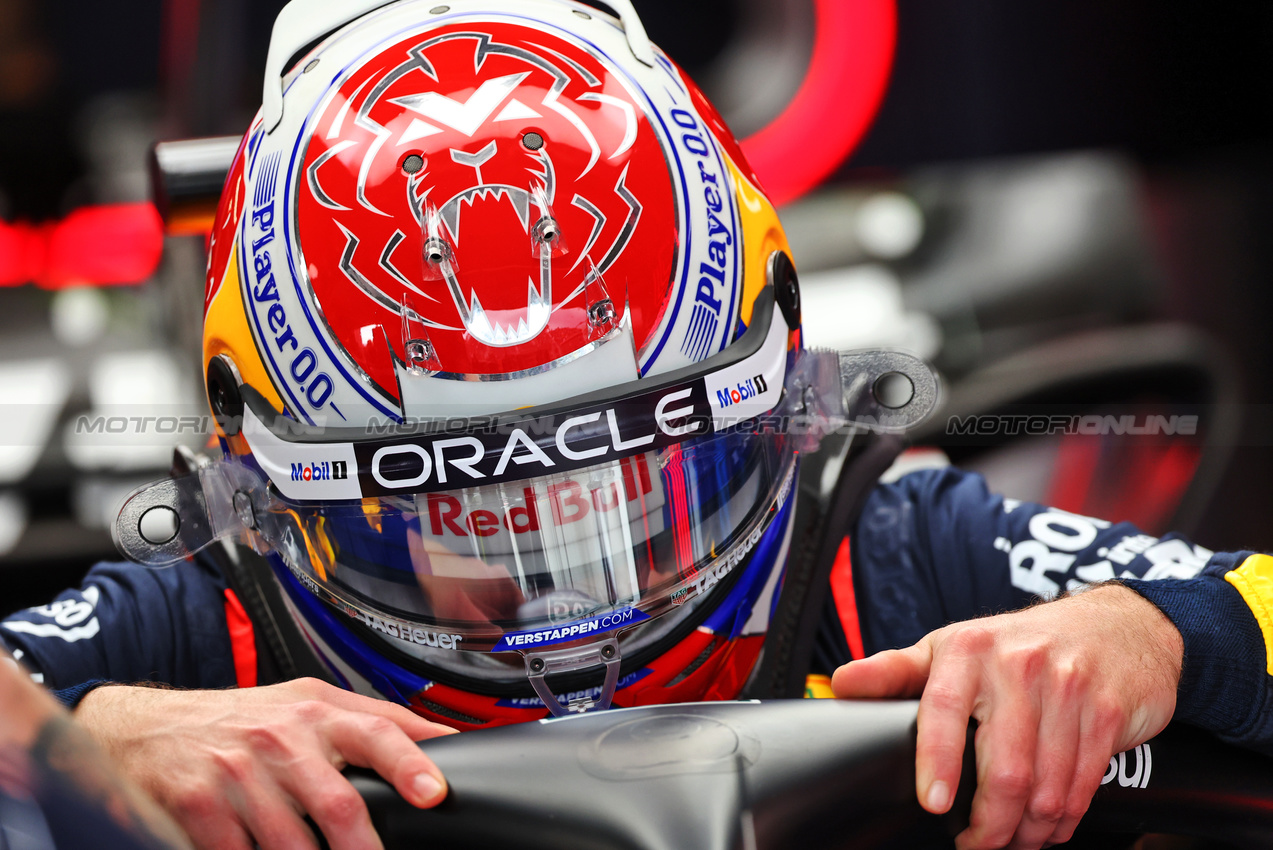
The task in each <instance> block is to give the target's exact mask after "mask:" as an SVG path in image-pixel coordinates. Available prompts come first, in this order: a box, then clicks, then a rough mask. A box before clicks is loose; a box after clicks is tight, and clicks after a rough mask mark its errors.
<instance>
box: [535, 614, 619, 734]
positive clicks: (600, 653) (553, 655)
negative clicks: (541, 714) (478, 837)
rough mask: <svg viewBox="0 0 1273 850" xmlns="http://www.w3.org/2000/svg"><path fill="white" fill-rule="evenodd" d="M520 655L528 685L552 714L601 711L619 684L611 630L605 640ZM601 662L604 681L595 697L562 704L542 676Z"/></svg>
mask: <svg viewBox="0 0 1273 850" xmlns="http://www.w3.org/2000/svg"><path fill="white" fill-rule="evenodd" d="M522 655H523V657H524V658H525V659H526V676H527V678H529V679H530V685H531V687H532V688H534V689H535V693H537V694H538V695H539V698H540V699H541V700H543V702H544V706H545V707H547V709H548V710H549V711H551V712H552V714H553V716H554V717H565V716H566V715H569V714H583V713H584V712H587V711H600V710H602V709H606V708H609V707H610V701H611V700H612V699H614V691H615V687H616V686H617V685H618V684H619V641H618V638H617V637H616V636H615V635H613V634H611V635H609V636H607V637H606V638H605V639H604V640H600V641H597V642H596V643H589V644H586V645H584V646H575V647H567V648H566V649H550V650H545V651H543V652H524V653H522ZM600 664H604V665H605V668H606V671H605V681H604V682H603V683H602V685H601V693H600V694H598V695H597V696H596V697H588V696H581V697H576V698H575V699H572V700H570V702H568V703H566V704H562V702H561V700H559V699H557V696H556V694H554V693H553V692H552V688H550V687H548V682H547V680H546V679H545V677H546V676H547V675H548V674H549V673H569V672H574V671H576V670H582V669H585V668H588V667H596V666H597V665H600Z"/></svg>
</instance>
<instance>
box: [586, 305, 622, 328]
mask: <svg viewBox="0 0 1273 850" xmlns="http://www.w3.org/2000/svg"><path fill="white" fill-rule="evenodd" d="M614 316H615V312H614V302H613V301H611V300H610V299H609V298H603V299H602V300H600V301H598V302H597V303H596V304H593V305H592V306H591V307H589V308H588V324H590V325H592V326H593V327H594V328H599V327H601V326H603V325H608V324H610V323H611V322H613V321H614Z"/></svg>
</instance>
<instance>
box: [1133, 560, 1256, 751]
mask: <svg viewBox="0 0 1273 850" xmlns="http://www.w3.org/2000/svg"><path fill="white" fill-rule="evenodd" d="M1253 554H1254V553H1252V552H1224V553H1219V554H1217V555H1215V557H1213V558H1212V559H1211V561H1210V562H1209V563H1208V564H1207V567H1206V569H1205V570H1204V571H1203V573H1202V574H1201V575H1200V576H1198V577H1197V578H1194V579H1190V580H1187V581H1163V582H1145V581H1128V582H1126V584H1127V586H1128V587H1131V588H1132V589H1133V590H1135V591H1136V592H1138V593H1139V594H1141V595H1142V596H1144V597H1145V598H1146V599H1148V600H1149V601H1150V602H1153V603H1154V604H1155V605H1157V606H1158V608H1159V609H1160V610H1162V612H1163V613H1164V614H1166V615H1167V617H1168V618H1170V619H1171V621H1172V622H1173V623H1175V625H1176V628H1177V629H1179V630H1180V634H1181V636H1182V637H1183V638H1184V642H1185V660H1184V667H1183V669H1182V670H1181V675H1180V688H1179V690H1178V692H1177V698H1176V715H1175V716H1176V718H1177V719H1179V720H1183V721H1185V722H1187V723H1193V724H1194V725H1197V726H1201V727H1202V728H1204V729H1207V730H1209V731H1212V732H1215V733H1216V734H1217V735H1219V736H1220V737H1221V738H1223V739H1224V740H1226V741H1229V742H1231V743H1234V744H1239V745H1241V746H1245V747H1250V748H1252V749H1256V750H1260V751H1261V752H1264V753H1266V754H1269V755H1273V692H1271V688H1273V676H1271V675H1270V669H1273V668H1270V665H1269V663H1268V658H1269V650H1268V648H1267V646H1266V638H1265V634H1264V632H1263V631H1262V630H1261V628H1260V623H1259V622H1258V621H1257V619H1256V616H1255V614H1254V613H1253V611H1252V607H1251V606H1252V604H1255V605H1260V602H1259V601H1258V600H1247V599H1244V597H1243V594H1241V593H1239V591H1238V589H1237V588H1236V587H1234V586H1233V585H1232V584H1230V583H1229V582H1228V581H1226V580H1225V578H1224V577H1225V575H1226V574H1227V573H1229V572H1231V571H1233V570H1238V569H1240V568H1241V566H1242V565H1243V563H1244V562H1246V561H1247V560H1248V559H1249V558H1251V556H1252V555H1253Z"/></svg>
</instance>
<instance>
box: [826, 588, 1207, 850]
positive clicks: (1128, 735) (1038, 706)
mask: <svg viewBox="0 0 1273 850" xmlns="http://www.w3.org/2000/svg"><path fill="white" fill-rule="evenodd" d="M1182 655H1183V641H1182V640H1181V636H1180V633H1179V632H1178V631H1177V630H1176V629H1175V627H1174V626H1173V625H1172V624H1171V622H1170V621H1169V620H1168V619H1167V618H1166V617H1165V616H1164V615H1163V614H1162V613H1161V612H1160V611H1159V610H1158V609H1157V608H1156V607H1155V606H1154V605H1152V604H1150V603H1149V602H1147V601H1146V600H1145V599H1144V598H1142V597H1141V596H1139V595H1138V594H1137V593H1135V592H1133V591H1132V590H1130V589H1128V588H1126V587H1122V586H1119V585H1107V586H1102V587H1098V588H1094V589H1091V590H1089V591H1086V592H1083V593H1079V594H1076V595H1073V596H1068V597H1065V598H1063V599H1060V600H1057V601H1055V602H1049V603H1046V604H1041V605H1035V606H1033V607H1030V608H1027V609H1025V610H1022V611H1018V612H1015V613H1010V614H1003V615H999V616H994V617H987V618H983V619H978V620H971V621H966V622H962V623H955V624H953V625H950V626H947V627H945V628H942V629H939V630H937V631H934V632H932V633H930V634H929V635H927V636H925V637H924V638H922V639H921V640H920V641H919V642H918V643H916V644H915V645H914V646H911V647H907V648H905V649H900V650H886V651H884V652H881V653H879V654H877V655H874V656H872V657H870V658H867V659H864V660H861V661H855V662H853V663H851V664H848V665H845V666H844V667H841V668H840V669H839V670H838V671H836V674H835V677H834V678H833V680H832V688H833V689H834V691H835V693H836V695H837V696H840V697H856V698H869V697H884V696H891V697H920V709H919V719H918V727H919V728H918V739H917V748H916V794H917V796H918V798H919V800H920V803H921V805H923V806H924V807H925V808H926V809H928V810H929V811H932V812H938V813H940V812H945V811H947V810H948V809H949V808H950V805H951V803H952V802H953V794H954V791H953V789H955V788H956V787H958V784H959V775H960V769H961V761H962V757H963V749H964V745H965V740H966V739H965V735H966V730H967V728H968V723H969V721H970V720H976V721H977V722H978V728H977V732H976V735H975V739H974V740H975V744H974V746H975V751H976V764H977V791H976V794H975V796H974V799H973V807H972V814H971V820H970V824H969V827H968V829H967V830H966V831H964V832H963V833H961V834H960V836H959V837H958V839H957V842H956V844H957V846H958V847H959V848H961V850H969V848H982V847H986V848H989V847H1004V846H1010V847H1014V848H1015V847H1022V848H1037V847H1040V846H1044V844H1045V843H1048V844H1050V843H1057V842H1061V841H1065V840H1068V839H1069V837H1070V836H1071V834H1072V833H1073V831H1074V828H1075V827H1076V826H1077V825H1078V822H1079V819H1080V818H1081V817H1082V816H1083V814H1084V812H1086V811H1087V807H1088V805H1089V803H1090V802H1091V799H1092V795H1093V794H1094V793H1095V792H1096V789H1097V788H1098V787H1099V786H1100V783H1101V778H1102V776H1103V775H1104V773H1105V771H1106V768H1107V767H1108V764H1109V759H1110V756H1111V755H1113V754H1115V753H1118V752H1122V751H1124V750H1127V749H1130V748H1131V747H1134V746H1136V745H1137V744H1139V743H1142V742H1143V741H1146V740H1148V739H1149V738H1152V737H1153V736H1154V735H1156V734H1158V732H1160V731H1161V730H1162V728H1163V727H1164V726H1166V724H1167V722H1168V720H1170V719H1171V716H1172V712H1173V710H1174V708H1175V704H1176V688H1177V684H1178V682H1179V679H1180V669H1181V661H1182Z"/></svg>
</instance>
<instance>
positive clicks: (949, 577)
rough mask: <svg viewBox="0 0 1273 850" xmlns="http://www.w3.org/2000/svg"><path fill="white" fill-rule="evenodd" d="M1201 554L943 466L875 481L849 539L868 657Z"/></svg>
mask: <svg viewBox="0 0 1273 850" xmlns="http://www.w3.org/2000/svg"><path fill="white" fill-rule="evenodd" d="M1211 556H1212V553H1211V552H1210V551H1208V550H1207V549H1204V548H1202V547H1201V546H1195V545H1193V544H1192V543H1190V542H1189V541H1187V540H1185V539H1183V538H1182V537H1180V536H1179V535H1176V534H1169V535H1166V536H1165V537H1162V538H1157V537H1153V536H1151V535H1148V534H1145V533H1143V532H1142V531H1140V530H1139V529H1138V528H1136V527H1135V526H1133V525H1131V524H1130V523H1118V524H1111V523H1109V522H1106V521H1104V520H1099V519H1093V518H1090V517H1084V516H1079V515H1077V514H1072V513H1068V512H1066V511H1062V510H1059V509H1056V508H1048V507H1045V506H1043V505H1038V504H1034V503H1030V502H1019V501H1016V500H1014V499H1006V498H1004V497H1002V496H999V495H996V494H992V493H990V492H989V491H988V489H987V488H986V483H985V480H984V479H983V478H982V477H981V476H979V475H976V474H974V473H969V472H963V471H960V470H957V469H954V468H945V469H939V470H932V469H928V470H922V471H918V472H913V473H911V474H909V475H906V476H903V477H902V478H901V479H899V480H898V481H896V482H895V483H891V484H881V485H879V486H878V487H876V489H875V491H874V492H873V493H872V494H871V496H870V497H869V498H868V500H867V503H866V505H865V507H864V509H863V512H862V515H861V517H860V518H859V520H858V523H857V528H856V529H855V533H854V534H853V535H852V562H853V582H854V586H855V588H856V593H857V597H858V611H859V618H860V622H861V626H862V638H863V646H864V649H865V650H866V651H867V652H868V653H872V652H877V651H879V650H881V649H891V648H897V647H903V646H909V645H911V644H913V643H915V642H916V641H918V640H919V639H920V638H922V637H923V636H924V635H926V634H927V633H928V632H930V631H932V630H933V629H937V628H941V627H942V626H944V625H947V624H948V623H952V622H956V621H959V620H967V619H970V618H972V617H978V616H983V615H986V614H994V613H999V612H1003V611H1010V610H1013V609H1016V608H1020V607H1021V606H1023V605H1026V604H1028V603H1030V602H1032V601H1035V600H1039V599H1050V598H1052V597H1054V596H1056V595H1057V594H1059V593H1061V592H1063V591H1065V590H1067V589H1072V588H1075V587H1080V586H1082V585H1084V584H1090V583H1094V582H1098V581H1105V580H1109V579H1114V578H1124V579H1140V578H1145V579H1153V580H1159V579H1189V578H1193V577H1194V576H1196V575H1197V574H1198V573H1199V572H1200V571H1201V570H1202V569H1203V567H1204V566H1205V565H1206V564H1207V561H1208V559H1209V558H1210V557H1211Z"/></svg>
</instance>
